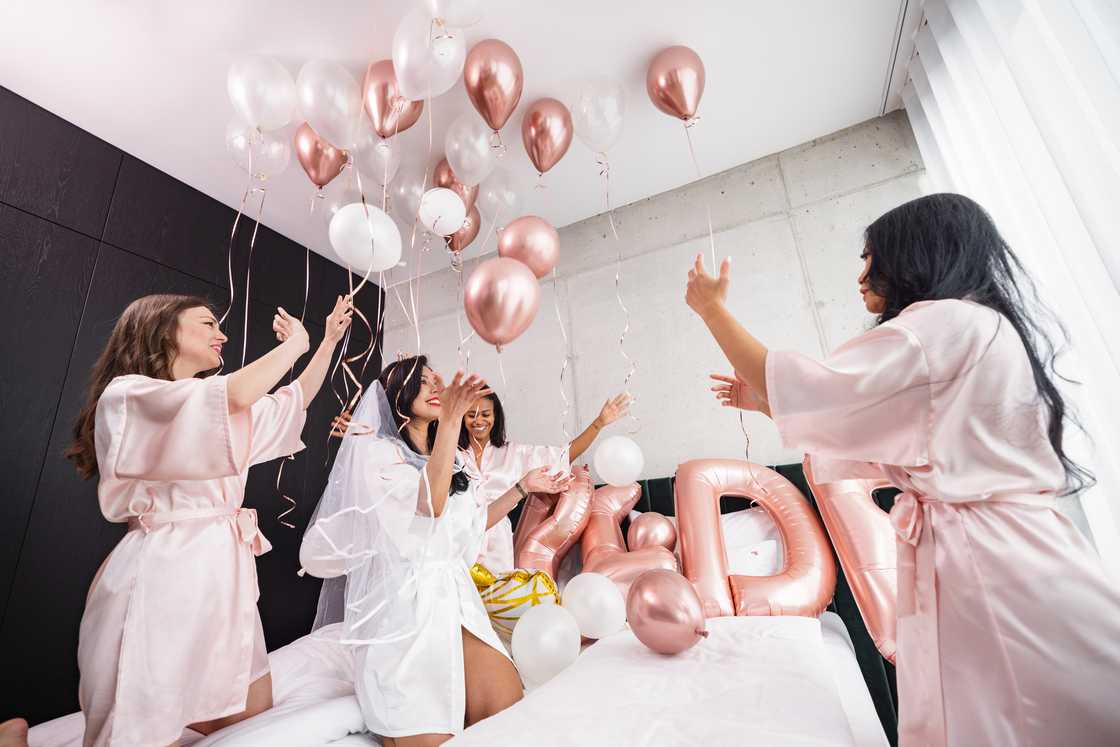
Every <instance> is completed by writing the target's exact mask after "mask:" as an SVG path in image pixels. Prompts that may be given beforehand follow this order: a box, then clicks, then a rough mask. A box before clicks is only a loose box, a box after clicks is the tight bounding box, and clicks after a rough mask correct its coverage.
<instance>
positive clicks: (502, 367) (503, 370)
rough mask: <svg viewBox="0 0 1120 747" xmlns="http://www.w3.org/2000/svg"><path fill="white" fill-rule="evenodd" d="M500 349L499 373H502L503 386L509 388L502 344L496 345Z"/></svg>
mask: <svg viewBox="0 0 1120 747" xmlns="http://www.w3.org/2000/svg"><path fill="white" fill-rule="evenodd" d="M496 348H497V350H498V373H500V374H501V375H502V388H503V389H509V382H508V381H507V380H506V366H505V363H503V362H502V346H501V345H498V346H496Z"/></svg>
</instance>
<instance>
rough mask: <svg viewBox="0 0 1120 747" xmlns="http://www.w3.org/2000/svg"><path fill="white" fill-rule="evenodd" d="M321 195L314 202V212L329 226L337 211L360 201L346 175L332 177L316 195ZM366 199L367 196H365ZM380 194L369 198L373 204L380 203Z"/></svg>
mask: <svg viewBox="0 0 1120 747" xmlns="http://www.w3.org/2000/svg"><path fill="white" fill-rule="evenodd" d="M316 196H317V197H321V199H319V200H317V201H316V203H315V213H316V214H317V215H318V217H319V218H321V219H322V220H323V223H324V225H326V226H327V227H328V228H329V227H330V224H331V221H332V220H333V219H334V216H335V215H336V214H337V213H338V211H340V210H342V208H344V207H346V206H347V205H350V204H353V203H355V202H361V201H362V195H361V194H360V193H359V192H358V188H357V187H356V186H355V185H354V180H353V179H351V178H349V175H347V176H345V177H344V176H339V177H338V178H337V179H332V180H331V181H330V182H328V183H327V186H325V187H323V188H322V189H321V190H319V192H318V193H317V195H316ZM367 199H368V198H367ZM380 200H381V195H380V194H377V195H374V196H373V199H371V200H370V202H372V203H373V204H374V205H380V204H381V202H380Z"/></svg>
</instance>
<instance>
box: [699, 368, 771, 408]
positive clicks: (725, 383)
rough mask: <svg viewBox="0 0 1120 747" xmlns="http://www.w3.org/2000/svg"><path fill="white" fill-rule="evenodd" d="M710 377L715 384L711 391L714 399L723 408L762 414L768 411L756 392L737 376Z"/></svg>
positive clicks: (719, 375)
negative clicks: (714, 396)
mask: <svg viewBox="0 0 1120 747" xmlns="http://www.w3.org/2000/svg"><path fill="white" fill-rule="evenodd" d="M711 377H712V380H713V381H715V382H716V385H715V386H713V387H712V391H713V392H715V393H716V399H718V400H719V401H720V404H722V405H723V406H724V407H736V408H738V409H740V410H752V411H754V412H763V413H766V412H768V411H769V407H768V404H767V402H766V400H764V399H763V398H762V397H760V396H759V395H758V392H756V391H755V390H754V389H752V388H751V385H750V384H748V383H747V382H745V381H743V380H742V379H741V378H739V376H738V374H736V375H735V376H724V375H723V374H712V375H711Z"/></svg>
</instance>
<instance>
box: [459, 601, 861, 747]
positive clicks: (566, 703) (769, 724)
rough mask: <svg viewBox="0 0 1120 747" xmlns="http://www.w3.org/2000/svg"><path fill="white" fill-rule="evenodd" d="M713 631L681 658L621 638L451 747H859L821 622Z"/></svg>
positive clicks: (795, 620) (741, 622) (734, 622)
mask: <svg viewBox="0 0 1120 747" xmlns="http://www.w3.org/2000/svg"><path fill="white" fill-rule="evenodd" d="M708 629H709V631H710V635H709V637H708V638H707V639H705V640H703V641H701V642H700V643H699V644H698V645H696V646H694V647H693V648H692V649H690V650H688V651H686V652H684V653H682V654H679V655H677V656H673V657H664V656H660V655H658V654H655V653H653V652H652V651H650V650H649V649H647V648H646V647H645V646H643V645H642V644H641V643H640V642H639V641H638V640H637V639H636V638H635V637H634V635H633V633H631V632H630V631H629V630H624V631H621V632H619V633H616V634H614V635H612V636H610V637H608V638H605V639H603V640H601V641H599V642H598V643H596V644H595V645H594V646H591V647H590V648H588V649H587V650H586V651H585V652H584V653H583V655H582V656H580V658H579V659H578V660H577V661H576V662H575V664H573V665H572V666H570V667H569V668H568V669H566V670H564V671H563V672H561V673H560V674H559V675H557V676H556V677H555V678H553V679H552V680H551V681H549V682H547V683H546V684H544V685H542V686H541V687H539V688H536V689H535V690H533V691H531V692H529V693H527V694H526V696H525V699H524V700H522V701H521V702H520V703H518V704H517V705H516V706H514V707H513V708H510V709H508V710H506V711H504V712H502V713H500V714H498V715H497V716H494V717H493V718H490V719H487V720H486V721H483V722H481V723H479V724H476V725H475V726H474V727H472V728H470V729H468V730H467V731H465V732H463V734H461V735H460V736H458V737H456V738H455V739H453V740H451V742H449V743H448V744H449V745H454V747H471V746H472V745H487V746H489V745H517V744H532V745H533V747H561V746H565V747H566V746H567V745H572V746H575V745H579V746H580V747H582V746H583V745H590V744H595V745H599V744H602V745H607V744H609V745H613V746H617V747H624V746H625V745H634V746H635V747H636V746H638V745H658V746H661V745H666V746H667V745H712V746H714V745H732V744H759V745H768V746H777V745H853V744H855V742H854V740H853V737H852V733H851V727H850V726H849V720H848V718H847V716H846V715H845V712H844V709H843V706H842V704H841V700H840V697H839V695H838V691H837V686H836V684H835V681H834V678H833V673H832V670H833V666H832V663H831V661H830V660H829V655H828V653H827V651H826V649H825V645H824V642H823V639H822V636H821V625H820V622H819V621H818V620H816V619H814V618H805V617H726V618H716V619H712V620H709V621H708Z"/></svg>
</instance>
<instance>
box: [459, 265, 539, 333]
mask: <svg viewBox="0 0 1120 747" xmlns="http://www.w3.org/2000/svg"><path fill="white" fill-rule="evenodd" d="M540 305H541V287H540V284H539V283H537V278H536V276H534V275H533V272H532V270H530V269H529V268H528V267H526V266H525V265H523V264H521V263H520V262H518V261H517V260H516V259H505V258H504V257H498V258H496V259H488V260H486V261H485V262H483V263H482V264H480V265H479V266H478V267H476V268H475V270H474V272H472V273H471V276H470V278H468V279H467V287H466V288H465V289H464V290H463V308H464V309H465V310H466V312H467V321H469V322H470V323H471V326H472V327H474V331H475V332H477V333H478V336H479V337H481V338H482V339H483V340H486V342H488V343H490V344H491V345H497V346H498V351H499V352H500V351H501V349H502V346H503V345H506V344H508V343H510V342H512V341H513V340H516V339H517V338H518V337H519V336H520V335H521V333H522V332H524V331H525V330H527V329H528V328H529V325H530V324H532V323H533V319H534V318H535V317H536V316H537V309H538V308H539V307H540Z"/></svg>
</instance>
